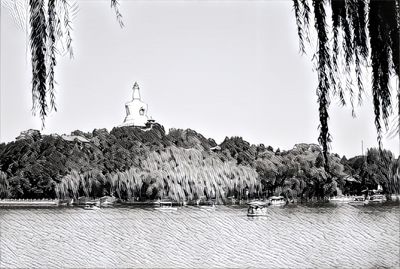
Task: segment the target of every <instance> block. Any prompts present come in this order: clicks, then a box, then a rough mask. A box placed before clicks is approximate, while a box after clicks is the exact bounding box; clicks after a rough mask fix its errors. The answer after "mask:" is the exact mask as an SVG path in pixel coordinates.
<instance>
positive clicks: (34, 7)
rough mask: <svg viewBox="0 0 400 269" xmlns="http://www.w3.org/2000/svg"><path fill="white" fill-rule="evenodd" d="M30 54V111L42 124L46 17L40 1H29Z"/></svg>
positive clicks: (45, 102)
mask: <svg viewBox="0 0 400 269" xmlns="http://www.w3.org/2000/svg"><path fill="white" fill-rule="evenodd" d="M29 4H30V13H31V17H30V25H31V35H30V39H31V52H32V99H33V107H32V110H33V112H34V113H35V111H36V108H37V106H39V114H40V117H41V119H42V123H44V119H45V117H46V116H47V110H48V108H47V100H46V94H47V84H46V80H47V71H46V59H45V57H46V39H47V31H46V17H45V12H44V5H43V1H42V0H30V1H29Z"/></svg>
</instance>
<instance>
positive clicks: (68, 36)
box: [61, 0, 74, 58]
mask: <svg viewBox="0 0 400 269" xmlns="http://www.w3.org/2000/svg"><path fill="white" fill-rule="evenodd" d="M61 1H62V3H63V5H64V9H63V11H64V29H65V35H66V46H67V51H68V53H69V57H70V58H74V51H73V49H72V37H71V34H72V25H71V21H70V18H69V16H70V14H69V11H70V5H69V3H68V2H67V0H61Z"/></svg>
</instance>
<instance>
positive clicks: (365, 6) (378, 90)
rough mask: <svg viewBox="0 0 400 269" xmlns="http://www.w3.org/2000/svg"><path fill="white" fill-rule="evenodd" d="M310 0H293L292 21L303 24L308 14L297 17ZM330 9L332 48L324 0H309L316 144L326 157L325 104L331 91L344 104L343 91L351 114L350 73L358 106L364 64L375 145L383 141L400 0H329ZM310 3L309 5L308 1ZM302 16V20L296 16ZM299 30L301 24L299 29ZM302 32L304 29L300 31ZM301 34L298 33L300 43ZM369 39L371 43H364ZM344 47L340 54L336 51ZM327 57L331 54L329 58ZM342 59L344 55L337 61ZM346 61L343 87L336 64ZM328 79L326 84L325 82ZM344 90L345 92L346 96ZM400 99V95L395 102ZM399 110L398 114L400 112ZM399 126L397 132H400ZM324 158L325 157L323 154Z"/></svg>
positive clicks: (395, 64)
mask: <svg viewBox="0 0 400 269" xmlns="http://www.w3.org/2000/svg"><path fill="white" fill-rule="evenodd" d="M307 2H308V0H302V1H300V2H299V1H298V0H293V4H294V6H295V17H296V24H297V25H298V26H299V25H300V26H302V27H304V26H305V25H307V22H308V19H309V18H308V16H307V17H306V16H305V15H301V12H300V11H301V10H304V9H305V8H306V5H307ZM329 2H330V4H331V10H332V33H333V38H332V49H330V41H329V39H328V38H327V33H328V32H329V27H328V25H327V24H326V13H325V7H326V6H327V5H326V4H327V2H326V1H324V0H321V1H319V0H313V1H312V4H313V7H314V14H315V29H316V32H317V37H318V49H317V53H316V59H317V61H318V64H317V73H318V80H319V84H318V90H317V96H318V102H319V115H320V136H319V142H320V144H321V145H322V147H323V151H324V156H326V152H327V150H328V145H327V143H328V142H329V140H330V138H329V132H328V130H329V129H328V123H327V120H328V117H329V115H328V106H329V93H330V91H331V92H332V93H333V95H337V96H339V99H340V100H341V102H342V104H345V103H346V102H345V95H348V96H349V98H350V103H351V106H352V112H353V113H354V104H353V102H354V100H353V99H354V96H355V90H354V89H353V83H352V74H355V75H356V79H357V83H356V85H357V88H358V103H359V104H361V102H362V97H363V93H364V91H365V90H364V83H363V69H365V68H366V63H367V62H370V63H371V67H372V68H371V69H372V77H371V81H372V83H371V85H372V89H371V92H372V97H373V98H372V99H373V105H374V114H375V126H376V130H377V140H378V143H379V146H380V147H381V144H382V121H383V124H384V125H385V127H386V129H387V128H388V118H389V116H390V115H391V114H392V113H393V111H392V102H391V96H392V94H391V89H390V87H389V81H390V76H391V74H393V73H394V74H395V75H397V77H399V76H400V74H399V65H400V62H399V38H400V31H399V28H400V0H385V1H381V0H368V1H367V0H330V1H329ZM307 6H308V5H307ZM299 14H300V18H299ZM298 29H299V27H298ZM304 31H305V30H304V29H302V33H303V32H304ZM303 39H304V38H303V37H302V39H301V41H302V40H303ZM368 40H369V43H368ZM341 50H342V51H343V55H342V54H341V53H340V52H341ZM329 57H331V58H330V59H329ZM341 57H343V59H341ZM341 62H343V63H344V71H345V74H346V86H345V89H343V88H342V87H341V81H340V79H338V78H340V72H341V70H340V68H339V63H341ZM329 83H330V84H329ZM345 93H346V94H345ZM397 102H398V103H400V99H398V100H397ZM399 113H400V112H399ZM399 129H400V127H398V128H397V130H396V132H397V133H399V132H400V130H399ZM325 159H326V158H325Z"/></svg>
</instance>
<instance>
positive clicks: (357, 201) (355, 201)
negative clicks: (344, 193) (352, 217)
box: [349, 196, 365, 206]
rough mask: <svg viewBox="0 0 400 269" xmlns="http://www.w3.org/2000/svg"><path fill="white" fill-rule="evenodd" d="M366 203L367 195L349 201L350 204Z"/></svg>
mask: <svg viewBox="0 0 400 269" xmlns="http://www.w3.org/2000/svg"><path fill="white" fill-rule="evenodd" d="M364 204H365V197H364V196H356V197H354V198H353V200H352V201H350V202H349V205H353V206H360V205H364Z"/></svg>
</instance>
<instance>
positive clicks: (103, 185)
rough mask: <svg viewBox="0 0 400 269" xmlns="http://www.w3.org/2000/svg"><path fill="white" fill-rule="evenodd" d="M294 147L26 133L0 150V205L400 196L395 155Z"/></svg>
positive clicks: (188, 137) (186, 133) (99, 132)
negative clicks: (1, 200)
mask: <svg viewBox="0 0 400 269" xmlns="http://www.w3.org/2000/svg"><path fill="white" fill-rule="evenodd" d="M329 161H330V163H331V165H330V167H329V170H325V167H324V165H323V164H324V162H323V155H322V150H321V148H320V147H319V146H318V145H314V144H297V145H295V146H294V148H293V149H291V150H288V151H278V150H277V151H276V152H274V150H273V148H272V147H271V146H268V147H265V146H264V145H262V144H261V145H257V146H256V145H251V144H250V143H248V142H247V141H245V140H243V139H242V138H240V137H231V138H226V139H225V140H224V141H223V142H222V143H221V144H220V145H219V147H217V143H216V142H215V141H214V140H213V139H207V138H205V137H204V136H202V135H201V134H199V133H197V132H195V131H193V130H190V129H188V130H181V129H171V130H170V131H169V133H168V134H166V133H165V130H164V128H163V127H162V126H161V125H159V124H154V125H153V126H152V127H151V128H148V129H141V128H135V127H118V128H114V129H112V130H111V132H108V131H107V130H106V129H95V130H94V131H93V132H92V133H83V132H81V131H78V130H77V131H74V132H72V133H71V135H69V136H58V135H41V134H40V132H39V131H35V130H29V131H25V132H22V133H21V135H20V136H19V137H17V139H16V141H13V142H10V143H8V144H1V145H0V197H12V198H56V197H58V198H66V197H75V198H76V197H80V196H87V197H101V196H103V195H113V196H116V197H118V198H121V199H139V200H147V199H155V198H167V197H169V198H171V199H174V200H176V201H187V200H192V201H193V200H197V199H200V198H202V197H205V198H207V199H212V198H213V199H217V200H218V201H219V202H223V201H225V200H226V199H227V198H228V197H236V198H237V199H245V198H262V197H268V196H271V195H284V196H285V197H287V198H289V199H302V200H308V199H312V198H318V199H322V198H326V197H329V196H332V195H336V194H338V193H339V194H340V192H341V191H342V192H343V193H350V194H355V193H361V191H362V190H363V189H366V188H369V189H373V188H376V187H377V185H378V184H380V185H382V186H383V189H384V191H385V192H386V193H398V192H399V191H400V188H399V182H400V180H399V160H398V159H397V160H396V159H395V158H394V156H393V154H392V153H391V152H390V151H383V155H381V154H379V151H378V150H376V149H370V150H369V151H368V154H367V156H365V157H362V156H361V157H354V158H351V159H349V160H347V159H346V158H344V157H343V158H340V157H339V156H338V155H336V154H330V155H329Z"/></svg>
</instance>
